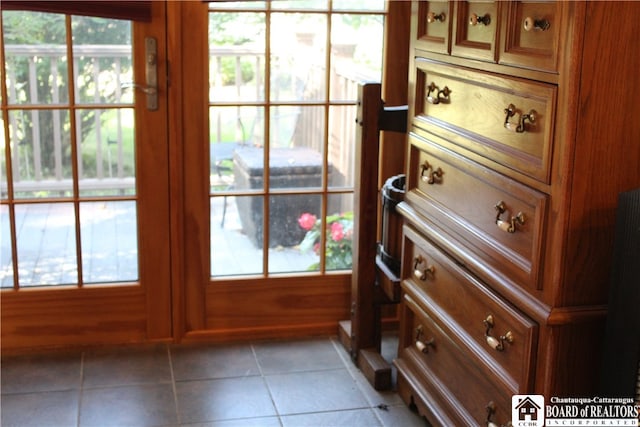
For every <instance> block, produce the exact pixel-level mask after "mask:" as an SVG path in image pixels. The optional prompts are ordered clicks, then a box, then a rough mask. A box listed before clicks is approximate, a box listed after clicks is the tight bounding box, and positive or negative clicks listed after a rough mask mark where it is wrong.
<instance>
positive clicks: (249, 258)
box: [0, 197, 318, 288]
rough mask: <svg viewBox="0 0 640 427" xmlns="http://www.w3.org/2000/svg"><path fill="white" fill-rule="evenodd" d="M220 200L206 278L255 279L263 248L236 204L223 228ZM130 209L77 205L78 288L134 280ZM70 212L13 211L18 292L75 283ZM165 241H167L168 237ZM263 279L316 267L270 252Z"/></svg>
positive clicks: (7, 260) (47, 208) (2, 243)
mask: <svg viewBox="0 0 640 427" xmlns="http://www.w3.org/2000/svg"><path fill="white" fill-rule="evenodd" d="M223 200H224V199H223V198H222V197H217V198H213V199H212V204H211V226H212V229H211V247H212V251H211V263H212V264H211V265H212V275H213V276H214V277H218V276H233V275H246V274H262V273H263V272H262V262H263V261H262V258H263V257H262V253H263V252H262V249H258V248H256V247H255V245H254V244H253V243H252V242H251V241H250V239H249V238H248V237H247V236H246V235H245V234H244V233H243V230H242V226H241V224H240V219H239V216H238V210H237V208H236V205H235V198H234V197H228V198H227V210H226V215H225V221H224V226H222V224H221V221H222V203H223ZM135 217H136V210H135V203H134V202H127V201H118V202H115V201H114V202H109V201H105V202H87V203H83V204H81V208H80V218H81V223H82V226H81V236H82V237H81V240H82V241H81V245H82V251H83V253H82V262H83V268H82V270H83V278H84V283H86V284H91V283H105V282H131V281H136V280H138V266H137V262H136V258H137V234H136V223H135ZM74 227H75V224H74V212H73V205H72V204H71V203H60V204H57V203H56V204H49V203H42V204H28V205H18V206H16V234H17V242H18V260H19V271H20V285H21V286H41V285H60V284H74V283H77V281H78V272H77V268H76V241H75V232H74ZM8 231H9V215H8V210H7V209H2V210H1V211H0V235H1V236H2V238H1V239H0V287H3V288H7V287H12V286H13V273H12V259H11V242H10V239H9V238H7V236H8V235H9V233H8ZM167 238H168V236H167ZM268 256H269V264H268V266H269V273H284V272H299V271H307V268H308V267H309V266H310V265H311V264H313V263H315V262H317V261H318V257H317V255H315V254H313V253H308V254H304V253H301V252H300V251H299V250H298V249H297V248H295V247H290V248H284V247H277V248H271V249H269V254H268Z"/></svg>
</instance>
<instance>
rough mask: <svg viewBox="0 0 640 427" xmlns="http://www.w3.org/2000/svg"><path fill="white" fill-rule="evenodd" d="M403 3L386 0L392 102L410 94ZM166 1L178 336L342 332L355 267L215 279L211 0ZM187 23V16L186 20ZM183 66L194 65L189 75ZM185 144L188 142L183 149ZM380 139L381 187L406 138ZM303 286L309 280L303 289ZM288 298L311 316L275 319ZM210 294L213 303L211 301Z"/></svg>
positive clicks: (398, 168)
mask: <svg viewBox="0 0 640 427" xmlns="http://www.w3.org/2000/svg"><path fill="white" fill-rule="evenodd" d="M402 3H405V2H390V3H389V8H390V9H393V12H392V14H393V17H392V18H391V19H389V18H388V17H387V19H388V21H387V22H386V25H385V28H386V34H385V48H387V46H394V45H399V46H401V49H400V53H397V57H398V58H397V59H396V60H389V59H388V58H386V57H385V59H384V70H385V71H384V72H383V78H384V79H385V85H384V87H383V93H384V96H386V97H387V98H388V101H389V102H391V103H393V105H398V104H403V103H406V97H407V75H408V72H407V68H408V43H407V42H406V39H407V34H406V25H408V24H407V23H408V20H409V12H410V8H408V7H406V6H407V5H403V4H402ZM407 4H408V3H407ZM168 8H169V13H168V29H169V30H168V36H169V39H168V43H169V62H170V64H171V81H172V82H175V83H174V86H172V88H171V89H172V90H171V91H170V94H169V102H170V105H171V106H176V114H173V115H172V120H171V127H170V147H171V148H170V158H171V165H170V176H171V184H170V185H171V187H170V188H171V201H172V224H173V227H172V242H173V243H172V252H173V253H178V254H181V256H179V257H173V258H172V280H173V308H174V310H173V324H174V334H175V337H176V339H177V340H179V341H193V340H208V341H229V340H246V339H254V338H274V337H285V336H305V335H311V334H337V332H338V321H339V320H342V319H345V318H348V317H349V310H350V294H351V275H350V274H340V275H332V274H331V275H325V276H317V277H313V276H309V277H308V278H304V279H296V278H295V277H282V278H269V279H264V278H257V279H255V280H253V281H251V282H247V281H244V282H239V281H237V280H232V279H231V280H225V281H219V282H218V283H216V285H215V286H210V272H209V262H210V261H209V258H210V252H209V239H210V237H209V233H210V230H209V227H210V226H209V188H208V182H206V181H205V180H202V179H198V177H199V176H200V177H202V176H207V175H208V171H209V165H208V163H207V159H208V153H207V152H206V148H207V147H206V144H202V143H201V141H207V140H208V135H206V134H205V129H206V126H202V124H205V123H206V122H207V120H208V113H207V112H208V90H206V88H208V78H207V77H208V74H207V73H208V71H207V70H208V42H207V34H208V16H207V15H208V14H207V8H208V5H207V4H206V3H201V2H184V3H183V2H169V4H168ZM185 23H188V28H187V24H185ZM187 32H188V33H187ZM191 35H193V36H191ZM405 46H406V49H404V47H405ZM387 51H389V50H388V49H387ZM186 70H189V75H188V76H187V74H186ZM187 79H188V81H186V80H187ZM199 124H200V125H199ZM187 146H188V147H189V149H188V150H186V149H185V147H187ZM382 147H383V148H382V150H381V154H380V156H381V159H383V161H381V167H380V169H381V174H380V179H379V180H378V181H379V183H378V188H380V186H381V185H382V182H384V180H385V179H386V178H387V176H386V175H388V174H398V173H401V172H402V171H403V170H404V164H405V149H404V147H405V138H404V136H402V135H401V136H397V135H383V140H382ZM267 280H269V281H270V283H271V284H273V286H274V287H275V289H277V290H278V291H281V292H282V295H281V296H280V298H277V297H273V296H272V295H270V293H269V291H268V290H265V288H266V286H265V284H266V282H267ZM239 287H242V288H243V290H244V291H246V292H247V294H246V295H249V296H250V297H249V303H250V304H260V305H261V306H264V307H266V306H270V305H273V304H275V305H274V308H273V310H267V311H265V312H264V313H262V314H255V315H254V313H252V312H251V310H249V311H243V310H244V309H245V307H246V306H247V299H246V297H242V296H240V295H239V292H238V288H239ZM300 288H305V290H304V292H302V291H300ZM327 288H331V289H332V295H328V294H327V292H326V289H327ZM301 292H302V293H301ZM305 292H306V293H307V294H306V295H305V294H304V293H305ZM313 298H315V299H317V300H321V301H323V303H324V304H325V305H326V306H327V307H330V309H329V310H325V311H323V310H322V309H320V308H319V307H317V303H314V302H312V301H309V300H310V299H313ZM284 300H287V301H296V302H298V303H300V302H302V303H301V305H300V306H299V307H296V308H298V309H299V310H294V311H295V313H300V312H304V313H305V316H304V317H306V320H305V319H301V320H299V321H298V320H294V317H295V314H293V313H292V314H290V317H289V318H287V319H285V320H283V321H282V323H280V324H277V323H276V318H277V316H282V312H286V311H289V310H290V308H291V304H290V305H289V306H286V305H282V304H283V303H282V301H284ZM207 301H209V302H214V303H213V304H210V305H208V304H207ZM304 310H307V311H306V312H305V311H304ZM313 310H317V311H316V314H317V316H316V317H313V316H309V311H313ZM278 311H280V312H278ZM225 316H227V317H235V318H236V319H239V318H242V319H243V321H242V322H240V323H239V324H238V325H232V324H231V322H229V321H225ZM282 317H283V318H284V316H282ZM254 322H255V323H254Z"/></svg>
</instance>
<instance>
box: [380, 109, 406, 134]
mask: <svg viewBox="0 0 640 427" xmlns="http://www.w3.org/2000/svg"><path fill="white" fill-rule="evenodd" d="M408 115H409V106H408V105H400V106H397V107H385V106H383V107H382V111H381V112H380V117H379V118H378V130H386V131H391V132H400V133H407V117H408Z"/></svg>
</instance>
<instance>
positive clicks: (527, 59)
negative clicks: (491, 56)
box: [499, 1, 563, 72]
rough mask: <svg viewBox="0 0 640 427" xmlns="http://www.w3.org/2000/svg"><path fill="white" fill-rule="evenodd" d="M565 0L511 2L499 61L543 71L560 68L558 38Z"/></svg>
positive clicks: (504, 18)
mask: <svg viewBox="0 0 640 427" xmlns="http://www.w3.org/2000/svg"><path fill="white" fill-rule="evenodd" d="M562 3H563V2H555V1H551V2H540V1H538V2H524V1H510V2H507V3H506V4H505V5H504V6H505V7H504V9H505V10H504V12H503V18H502V19H503V21H502V26H503V28H505V31H504V36H503V37H502V41H501V46H500V59H499V62H500V63H502V64H507V65H516V66H521V67H525V68H531V69H536V70H542V71H550V72H557V71H558V40H559V39H560V26H561V25H560V23H561V20H560V17H561V11H562V9H561V8H562V6H563V5H562Z"/></svg>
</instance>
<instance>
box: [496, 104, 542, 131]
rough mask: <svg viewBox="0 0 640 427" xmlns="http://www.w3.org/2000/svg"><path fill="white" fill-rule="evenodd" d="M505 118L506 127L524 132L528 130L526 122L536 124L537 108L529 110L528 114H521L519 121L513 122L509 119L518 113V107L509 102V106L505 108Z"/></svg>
mask: <svg viewBox="0 0 640 427" xmlns="http://www.w3.org/2000/svg"><path fill="white" fill-rule="evenodd" d="M504 113H505V115H506V116H505V118H504V128H505V129H507V130H510V131H511V132H516V133H523V132H525V131H526V130H527V127H526V122H527V120H528V121H529V123H531V124H534V123H535V122H536V119H537V113H536V110H529V112H528V113H527V114H522V115H521V116H520V121H519V122H518V123H512V122H510V121H509V119H510V118H511V117H513V116H515V114H516V107H515V105H513V104H509V105H508V106H507V108H505V109H504Z"/></svg>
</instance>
